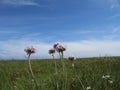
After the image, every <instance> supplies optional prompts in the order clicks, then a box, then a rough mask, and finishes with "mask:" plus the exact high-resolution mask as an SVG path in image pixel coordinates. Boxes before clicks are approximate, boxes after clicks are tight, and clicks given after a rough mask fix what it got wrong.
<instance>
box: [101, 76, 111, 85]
mask: <svg viewBox="0 0 120 90" xmlns="http://www.w3.org/2000/svg"><path fill="white" fill-rule="evenodd" d="M102 79H104V80H107V82H108V83H110V84H111V83H113V81H112V80H111V78H110V75H103V76H102Z"/></svg>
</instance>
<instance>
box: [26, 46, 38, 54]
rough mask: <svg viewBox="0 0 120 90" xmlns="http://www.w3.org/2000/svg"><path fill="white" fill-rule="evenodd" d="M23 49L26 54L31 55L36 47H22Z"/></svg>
mask: <svg viewBox="0 0 120 90" xmlns="http://www.w3.org/2000/svg"><path fill="white" fill-rule="evenodd" d="M24 51H25V52H26V53H27V55H31V54H33V53H35V52H36V49H35V48H34V47H33V46H30V47H27V48H26V49H24Z"/></svg>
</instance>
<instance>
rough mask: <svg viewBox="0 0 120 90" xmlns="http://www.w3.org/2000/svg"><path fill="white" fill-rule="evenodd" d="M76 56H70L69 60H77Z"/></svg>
mask: <svg viewBox="0 0 120 90" xmlns="http://www.w3.org/2000/svg"><path fill="white" fill-rule="evenodd" d="M75 59H76V58H75V57H74V56H69V57H68V60H71V61H73V60H75Z"/></svg>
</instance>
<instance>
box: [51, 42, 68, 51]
mask: <svg viewBox="0 0 120 90" xmlns="http://www.w3.org/2000/svg"><path fill="white" fill-rule="evenodd" d="M53 48H54V49H55V50H56V51H57V52H63V51H65V50H66V47H65V45H62V44H61V43H59V42H57V43H55V44H54V45H53Z"/></svg>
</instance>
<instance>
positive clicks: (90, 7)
mask: <svg viewBox="0 0 120 90" xmlns="http://www.w3.org/2000/svg"><path fill="white" fill-rule="evenodd" d="M55 42H61V43H63V44H65V45H66V46H67V51H65V57H68V56H69V55H74V56H76V57H94V56H100V55H101V56H106V55H110V56H118V55H120V52H119V50H120V0H0V59H22V58H26V54H25V52H24V48H25V47H27V46H31V45H32V46H34V47H35V48H36V49H37V52H36V54H34V55H33V58H50V57H51V56H50V55H49V54H48V50H49V49H50V48H52V45H53V44H54V43H55ZM56 57H57V54H56Z"/></svg>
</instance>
